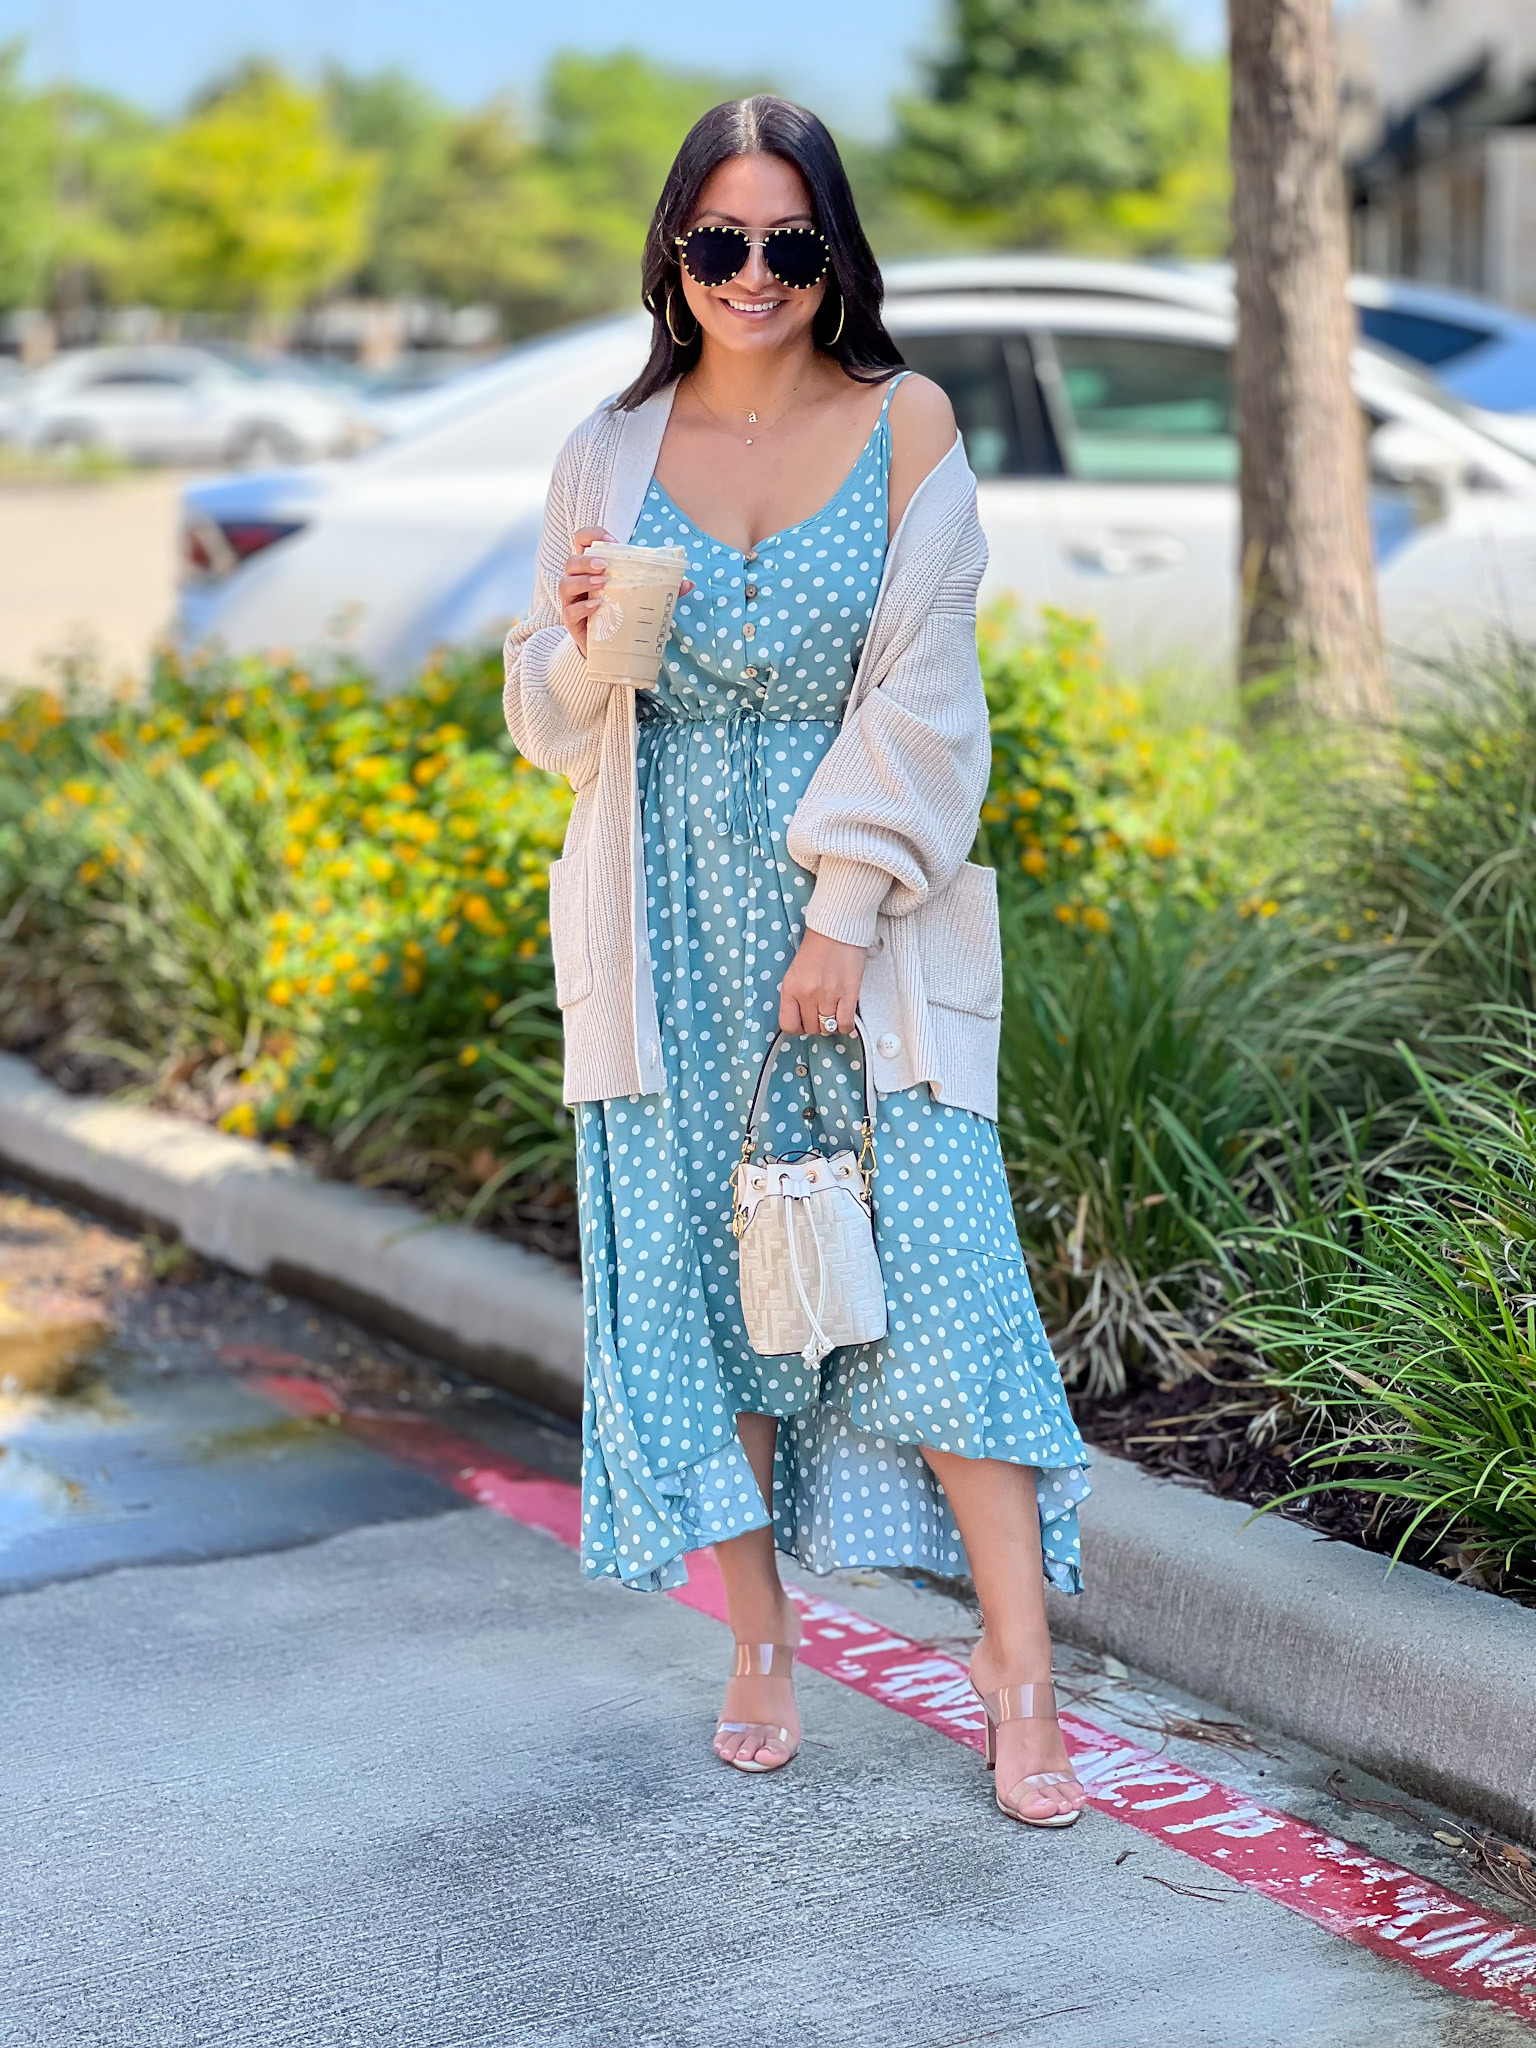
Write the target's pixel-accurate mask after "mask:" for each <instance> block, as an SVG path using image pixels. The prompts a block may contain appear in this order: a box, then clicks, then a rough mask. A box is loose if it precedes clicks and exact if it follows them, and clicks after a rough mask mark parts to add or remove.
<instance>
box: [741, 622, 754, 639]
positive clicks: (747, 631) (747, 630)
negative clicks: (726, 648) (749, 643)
mask: <svg viewBox="0 0 1536 2048" xmlns="http://www.w3.org/2000/svg"><path fill="white" fill-rule="evenodd" d="M741 637H742V639H743V640H755V639H756V638H757V628H756V626H754V625H753V623H752V621H751V620H750V619H748V621H747V623H746V624H745V625H744V626H743V627H742V629H741Z"/></svg>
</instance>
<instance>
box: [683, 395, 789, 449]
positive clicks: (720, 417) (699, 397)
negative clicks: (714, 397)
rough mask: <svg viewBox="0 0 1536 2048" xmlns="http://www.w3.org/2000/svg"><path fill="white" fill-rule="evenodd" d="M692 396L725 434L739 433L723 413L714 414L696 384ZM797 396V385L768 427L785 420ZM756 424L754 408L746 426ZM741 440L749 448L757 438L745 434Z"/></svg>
mask: <svg viewBox="0 0 1536 2048" xmlns="http://www.w3.org/2000/svg"><path fill="white" fill-rule="evenodd" d="M693 395H694V397H695V398H696V399H697V400H698V401H699V403H700V405H702V406H703V408H704V410H705V411H706V412H707V413H708V414H709V416H710V418H711V419H713V420H715V421H717V422H718V423H719V425H721V426H722V427H724V428H725V429H726V430H727V432H729V433H731V434H735V433H737V432H738V431H739V429H738V428H736V427H734V426H732V424H731V422H730V421H729V420H728V419H727V418H726V417H725V415H724V414H723V413H719V412H716V410H715V408H714V407H713V406H712V405H711V404H710V402H709V400H708V399H707V398H706V397H705V396H704V394H703V392H702V391H701V390H700V389H699V387H698V386H697V384H695V385H694V387H693ZM799 395H800V386H799V385H798V384H797V385H796V386H795V388H794V390H793V391H791V392H790V394H789V398H788V400H787V401H786V403H785V405H784V407H783V410H782V411H781V412H780V413H779V415H778V418H776V419H771V420H769V422H768V425H769V426H770V427H776V426H777V425H778V424H779V420H782V419H783V418H785V416H786V415H787V414H788V413H789V412H791V411H792V410H793V408H794V403H795V400H796V399H797V398H798V397H799ZM757 423H758V421H757V409H756V407H755V406H754V407H753V408H752V409H751V410H750V411H749V412H748V414H747V425H748V426H749V427H755V426H756V425H757ZM742 438H743V440H744V442H745V444H746V446H747V447H748V448H750V447H751V446H752V443H753V441H754V440H755V439H756V438H757V437H756V435H754V434H745V435H743V436H742Z"/></svg>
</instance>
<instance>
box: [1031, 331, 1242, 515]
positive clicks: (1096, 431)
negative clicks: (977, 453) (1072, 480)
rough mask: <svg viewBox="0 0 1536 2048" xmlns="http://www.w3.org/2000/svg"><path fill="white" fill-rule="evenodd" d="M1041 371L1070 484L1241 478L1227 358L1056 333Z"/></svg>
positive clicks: (1131, 339)
mask: <svg viewBox="0 0 1536 2048" xmlns="http://www.w3.org/2000/svg"><path fill="white" fill-rule="evenodd" d="M1041 368H1042V374H1043V375H1046V376H1047V377H1048V389H1049V390H1050V392H1051V394H1052V397H1053V399H1054V402H1055V409H1056V411H1057V414H1058V418H1057V426H1058V429H1059V430H1060V434H1061V438H1062V441H1063V443H1064V444H1065V445H1064V453H1065V455H1066V460H1067V468H1068V470H1069V471H1070V472H1071V474H1072V475H1073V476H1078V477H1083V478H1087V479H1092V480H1094V481H1103V482H1111V481H1114V482H1124V483H1225V482H1229V481H1230V480H1231V479H1233V478H1235V477H1236V475H1237V460H1238V457H1237V434H1236V430H1235V426H1234V422H1233V417H1232V377H1231V369H1230V365H1229V361H1228V357H1227V353H1226V351H1225V350H1224V349H1219V348H1211V347H1208V346H1206V345H1205V344H1204V343H1202V342H1190V341H1163V340H1159V339H1157V338H1155V337H1152V336H1143V335H1133V334H1057V335H1054V336H1053V337H1052V346H1051V351H1050V354H1049V355H1048V356H1047V358H1046V360H1045V361H1044V362H1042V365H1041Z"/></svg>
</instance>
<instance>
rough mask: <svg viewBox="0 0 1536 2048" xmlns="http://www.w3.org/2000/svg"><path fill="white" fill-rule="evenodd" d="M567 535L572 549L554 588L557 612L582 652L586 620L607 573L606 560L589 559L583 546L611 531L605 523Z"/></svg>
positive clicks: (598, 598)
mask: <svg viewBox="0 0 1536 2048" xmlns="http://www.w3.org/2000/svg"><path fill="white" fill-rule="evenodd" d="M571 539H572V542H573V543H574V545H575V549H576V552H575V554H573V555H567V556H566V558H565V574H564V575H563V576H562V577H561V578H560V584H559V590H558V596H559V599H560V616H561V618H562V619H563V620H564V622H565V630H566V631H567V633H569V634H570V636H571V638H572V639H573V640H574V641H575V642H576V645H577V646H578V647H579V648H580V649H581V651H582V654H583V655H585V653H586V651H587V621H588V619H590V618H591V616H592V614H593V613H594V612H595V611H596V610H597V608H598V606H599V605H600V604H601V603H602V601H603V581H604V579H605V577H606V576H607V574H608V565H607V563H606V562H592V561H589V560H588V559H587V550H588V548H590V547H591V546H592V544H593V543H594V541H602V540H612V539H613V535H612V534H611V533H609V532H608V530H607V528H606V527H602V526H583V527H582V528H581V529H580V531H579V532H577V533H573V534H572V535H571Z"/></svg>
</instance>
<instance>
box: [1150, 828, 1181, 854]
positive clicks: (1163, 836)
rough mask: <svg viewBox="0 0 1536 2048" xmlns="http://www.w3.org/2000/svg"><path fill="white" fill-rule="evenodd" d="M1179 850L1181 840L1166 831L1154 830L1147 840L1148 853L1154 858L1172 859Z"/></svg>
mask: <svg viewBox="0 0 1536 2048" xmlns="http://www.w3.org/2000/svg"><path fill="white" fill-rule="evenodd" d="M1178 850H1179V842H1178V841H1177V839H1174V838H1172V837H1170V835H1169V834H1168V833H1166V832H1154V833H1153V834H1152V836H1151V838H1150V839H1149V840H1148V841H1147V853H1148V855H1149V857H1150V858H1151V859H1152V860H1171V859H1172V858H1173V856H1174V855H1175V854H1176V853H1177V852H1178Z"/></svg>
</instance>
